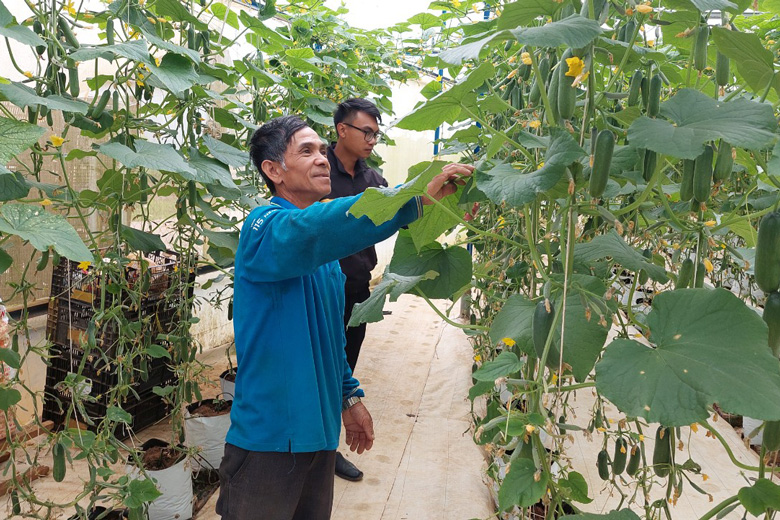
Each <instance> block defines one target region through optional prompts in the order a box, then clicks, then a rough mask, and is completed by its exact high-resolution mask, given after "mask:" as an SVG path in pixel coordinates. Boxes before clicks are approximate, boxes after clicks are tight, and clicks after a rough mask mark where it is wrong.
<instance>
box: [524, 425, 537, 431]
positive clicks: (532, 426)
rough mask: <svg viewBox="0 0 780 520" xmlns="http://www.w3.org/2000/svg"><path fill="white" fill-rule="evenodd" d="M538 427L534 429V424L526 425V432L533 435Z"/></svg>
mask: <svg viewBox="0 0 780 520" xmlns="http://www.w3.org/2000/svg"><path fill="white" fill-rule="evenodd" d="M535 429H536V427H534V425H533V424H526V425H525V431H526V432H528V433H533V432H534V430H535Z"/></svg>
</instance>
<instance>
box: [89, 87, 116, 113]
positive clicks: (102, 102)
mask: <svg viewBox="0 0 780 520" xmlns="http://www.w3.org/2000/svg"><path fill="white" fill-rule="evenodd" d="M110 97H111V90H110V89H106V90H104V91H103V93H102V94H100V98H99V99H98V100H97V103H95V106H93V107H92V110H91V111H90V116H89V117H91V118H92V119H97V118H99V117H100V116H101V115H103V111H104V110H105V109H106V105H108V99H109V98H110Z"/></svg>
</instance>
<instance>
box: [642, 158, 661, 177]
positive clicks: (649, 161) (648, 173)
mask: <svg viewBox="0 0 780 520" xmlns="http://www.w3.org/2000/svg"><path fill="white" fill-rule="evenodd" d="M657 165H658V154H657V153H656V152H654V151H652V150H645V156H644V159H643V161H642V176H643V177H644V179H645V180H646V181H647V182H650V179H652V178H653V174H654V173H655V168H656V166H657Z"/></svg>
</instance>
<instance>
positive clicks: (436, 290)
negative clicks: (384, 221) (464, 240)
mask: <svg viewBox="0 0 780 520" xmlns="http://www.w3.org/2000/svg"><path fill="white" fill-rule="evenodd" d="M388 269H389V270H390V271H391V272H393V273H395V274H399V275H401V276H421V275H424V274H425V273H427V272H430V271H433V272H436V273H439V276H437V277H436V278H434V279H433V280H424V281H421V282H420V284H419V285H418V286H417V288H418V289H419V290H420V291H422V292H423V294H425V295H426V296H427V297H428V298H451V297H452V296H453V295H454V294H455V293H456V292H457V291H459V290H460V289H462V288H463V287H464V286H466V285H468V284H469V283H470V282H471V255H470V254H469V252H468V250H466V249H465V248H462V247H447V248H445V247H443V246H442V245H441V244H439V243H438V242H432V243H430V244H428V245H426V246H424V247H422V248H421V249H420V252H419V253H418V252H417V248H416V247H415V246H414V242H413V241H412V239H411V237H410V236H409V232H408V231H401V232H400V233H399V234H398V238H397V239H396V241H395V249H394V250H393V259H392V260H391V261H390V265H389V266H388ZM410 290H411V288H410Z"/></svg>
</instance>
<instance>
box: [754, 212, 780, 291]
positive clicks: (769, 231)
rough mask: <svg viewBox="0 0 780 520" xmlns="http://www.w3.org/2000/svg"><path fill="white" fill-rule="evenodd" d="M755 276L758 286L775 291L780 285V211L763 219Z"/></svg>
mask: <svg viewBox="0 0 780 520" xmlns="http://www.w3.org/2000/svg"><path fill="white" fill-rule="evenodd" d="M754 267H755V276H756V283H757V284H758V287H759V288H760V289H761V290H762V291H764V292H765V293H773V292H775V291H777V289H778V287H780V212H777V211H773V212H772V213H769V214H768V215H766V216H765V217H764V218H763V219H761V224H759V226H758V240H757V242H756V260H755V266H754Z"/></svg>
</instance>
